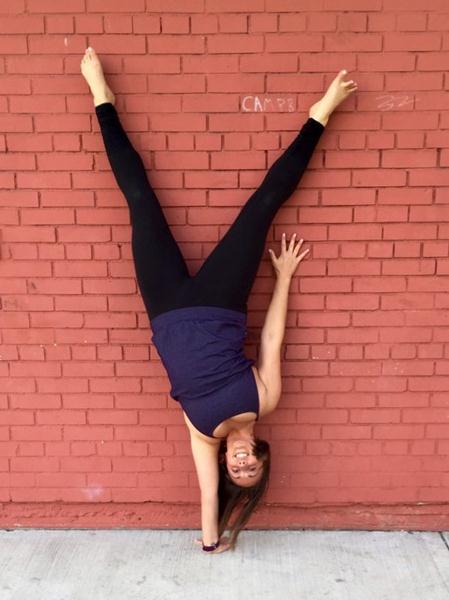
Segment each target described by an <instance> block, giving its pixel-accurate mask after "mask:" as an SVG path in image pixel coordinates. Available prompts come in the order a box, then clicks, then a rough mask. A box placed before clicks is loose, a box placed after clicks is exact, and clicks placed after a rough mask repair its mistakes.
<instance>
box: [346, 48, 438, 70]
mask: <svg viewBox="0 0 449 600" xmlns="http://www.w3.org/2000/svg"><path fill="white" fill-rule="evenodd" d="M358 59H359V62H358V69H359V70H360V71H381V72H384V71H414V70H415V58H414V56H412V55H411V54H408V53H406V52H382V53H379V54H360V55H359V57H358ZM418 70H421V68H419V67H418ZM432 70H435V69H432Z"/></svg>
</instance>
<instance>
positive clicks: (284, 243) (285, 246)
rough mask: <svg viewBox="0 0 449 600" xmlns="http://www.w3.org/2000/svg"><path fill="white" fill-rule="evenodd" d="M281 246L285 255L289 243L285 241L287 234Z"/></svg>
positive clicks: (283, 235) (283, 237) (283, 236)
mask: <svg viewBox="0 0 449 600" xmlns="http://www.w3.org/2000/svg"><path fill="white" fill-rule="evenodd" d="M281 246H282V253H284V252H285V251H286V250H287V242H286V239H285V233H283V234H282V242H281Z"/></svg>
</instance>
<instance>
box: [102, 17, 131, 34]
mask: <svg viewBox="0 0 449 600" xmlns="http://www.w3.org/2000/svg"><path fill="white" fill-rule="evenodd" d="M104 31H105V33H132V31H133V20H132V16H124V15H106V16H105V17H104Z"/></svg>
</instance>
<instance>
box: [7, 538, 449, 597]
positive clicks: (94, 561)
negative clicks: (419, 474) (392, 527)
mask: <svg viewBox="0 0 449 600" xmlns="http://www.w3.org/2000/svg"><path fill="white" fill-rule="evenodd" d="M200 535H201V532H200V531H199V530H148V529H146V530H142V529H106V530H104V529H95V530H94V529H16V530H5V529H3V530H0V599H1V600H30V599H31V598H33V600H141V599H142V600H144V599H145V600H185V599H190V598H192V599H194V598H195V599H197V598H198V599H200V600H201V599H203V598H204V599H206V598H207V599H208V600H221V599H223V600H224V599H226V600H229V599H230V598H231V599H232V598H237V597H246V598H249V600H253V599H256V598H261V599H263V600H280V599H281V600H290V599H295V600H302V599H304V600H323V599H324V598H325V599H329V600H335V599H338V600H340V599H341V600H362V599H363V600H402V599H404V600H423V599H427V600H448V598H449V532H444V533H439V532H422V531H393V532H387V531H342V530H335V531H323V530H310V529H309V530H299V531H287V530H267V531H260V530H245V531H243V532H242V533H241V534H240V537H239V540H238V542H237V547H236V549H235V551H234V552H232V551H228V552H224V553H222V554H216V555H210V554H206V553H205V552H202V550H201V549H200V547H199V546H196V545H195V544H194V543H193V540H194V538H195V537H200Z"/></svg>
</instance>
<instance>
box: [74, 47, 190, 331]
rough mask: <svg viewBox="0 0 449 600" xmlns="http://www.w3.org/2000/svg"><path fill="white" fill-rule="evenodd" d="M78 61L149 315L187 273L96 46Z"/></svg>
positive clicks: (164, 304)
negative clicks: (123, 207) (124, 209)
mask: <svg viewBox="0 0 449 600" xmlns="http://www.w3.org/2000/svg"><path fill="white" fill-rule="evenodd" d="M80 66H81V72H82V74H83V76H84V77H85V79H86V81H87V83H88V84H89V87H90V89H91V92H92V95H93V101H94V106H95V112H96V115H97V118H98V123H99V125H100V130H101V134H102V136H103V141H104V145H105V148H106V152H107V155H108V158H109V162H110V164H111V167H112V171H113V173H114V176H115V179H116V181H117V183H118V185H119V187H120V189H121V190H122V192H123V194H124V196H125V198H126V201H127V203H128V206H129V209H130V216H131V225H132V251H133V258H134V263H135V269H136V275H137V282H138V284H139V288H140V291H141V294H142V298H143V301H144V304H145V307H146V309H147V312H148V315H149V317H150V319H151V318H153V317H154V316H155V315H156V314H159V313H161V312H164V311H165V310H168V309H169V308H170V306H171V303H172V301H173V298H177V297H178V296H179V294H178V289H180V286H181V285H182V284H184V283H186V282H189V280H190V276H189V273H188V270H187V266H186V263H185V261H184V258H183V256H182V254H181V251H180V249H179V247H178V244H177V243H176V241H175V239H174V238H173V235H172V233H171V231H170V228H169V226H168V223H167V221H166V219H165V217H164V214H163V212H162V209H161V207H160V204H159V201H158V199H157V197H156V194H155V193H154V190H153V189H152V187H151V185H150V183H149V181H148V178H147V175H146V171H145V167H144V165H143V162H142V159H141V158H140V156H139V154H138V153H137V152H136V150H135V149H134V147H133V146H132V144H131V142H130V140H129V139H128V136H127V135H126V133H125V131H124V129H123V127H122V125H121V123H120V120H119V117H118V115H117V111H116V109H115V107H114V102H115V97H114V94H113V93H112V91H111V89H110V88H109V86H108V84H107V83H106V80H105V77H104V73H103V68H102V66H101V63H100V60H99V58H98V56H97V54H96V52H95V50H93V49H92V48H88V49H87V50H86V52H85V54H84V57H83V59H82V61H81V65H80ZM183 287H186V286H183Z"/></svg>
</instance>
